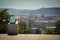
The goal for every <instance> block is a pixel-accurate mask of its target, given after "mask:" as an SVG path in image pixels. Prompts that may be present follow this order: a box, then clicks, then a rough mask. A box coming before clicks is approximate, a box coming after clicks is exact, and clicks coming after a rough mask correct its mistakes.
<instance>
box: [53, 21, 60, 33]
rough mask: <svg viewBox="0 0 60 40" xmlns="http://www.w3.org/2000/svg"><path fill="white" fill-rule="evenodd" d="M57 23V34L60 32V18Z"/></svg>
mask: <svg viewBox="0 0 60 40" xmlns="http://www.w3.org/2000/svg"><path fill="white" fill-rule="evenodd" d="M55 24H56V28H55V30H54V32H55V34H60V20H58V21H57V22H56V23H55Z"/></svg>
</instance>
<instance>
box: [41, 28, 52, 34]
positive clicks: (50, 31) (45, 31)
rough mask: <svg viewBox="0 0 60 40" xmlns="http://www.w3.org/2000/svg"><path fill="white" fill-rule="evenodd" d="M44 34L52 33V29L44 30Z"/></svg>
mask: <svg viewBox="0 0 60 40" xmlns="http://www.w3.org/2000/svg"><path fill="white" fill-rule="evenodd" d="M42 34H52V30H50V29H46V30H43V31H42Z"/></svg>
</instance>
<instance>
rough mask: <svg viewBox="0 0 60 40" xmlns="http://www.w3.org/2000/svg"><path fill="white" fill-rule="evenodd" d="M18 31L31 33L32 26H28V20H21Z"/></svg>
mask: <svg viewBox="0 0 60 40" xmlns="http://www.w3.org/2000/svg"><path fill="white" fill-rule="evenodd" d="M18 30H19V31H18V33H20V34H28V33H30V27H27V26H26V22H23V21H20V22H19V29H18Z"/></svg>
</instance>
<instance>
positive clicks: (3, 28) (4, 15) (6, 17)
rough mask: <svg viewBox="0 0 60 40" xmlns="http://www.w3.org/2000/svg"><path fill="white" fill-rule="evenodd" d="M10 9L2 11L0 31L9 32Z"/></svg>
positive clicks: (0, 14)
mask: <svg viewBox="0 0 60 40" xmlns="http://www.w3.org/2000/svg"><path fill="white" fill-rule="evenodd" d="M7 10H8V9H4V10H2V11H0V33H6V32H7V24H8V22H9V19H10V16H11V15H9V14H8V12H7Z"/></svg>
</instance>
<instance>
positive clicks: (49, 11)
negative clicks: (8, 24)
mask: <svg viewBox="0 0 60 40" xmlns="http://www.w3.org/2000/svg"><path fill="white" fill-rule="evenodd" d="M8 12H9V13H10V14H16V15H19V14H40V15H42V14H45V15H47V14H48V15H60V8H59V7H54V8H40V9H37V10H22V9H9V10H8Z"/></svg>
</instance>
